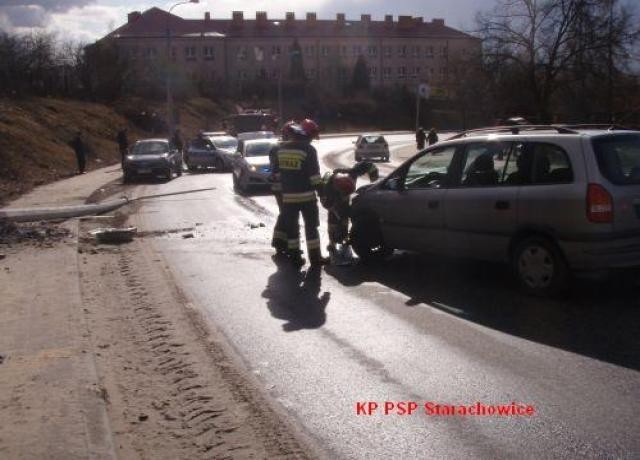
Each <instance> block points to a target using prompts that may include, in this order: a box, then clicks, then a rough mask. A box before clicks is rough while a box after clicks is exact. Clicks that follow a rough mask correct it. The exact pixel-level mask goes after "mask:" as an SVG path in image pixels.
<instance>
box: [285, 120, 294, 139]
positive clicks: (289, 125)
mask: <svg viewBox="0 0 640 460" xmlns="http://www.w3.org/2000/svg"><path fill="white" fill-rule="evenodd" d="M294 126H296V122H295V121H293V120H289V121H288V122H286V123H285V124H284V125H283V126H282V139H284V140H287V139H291V138H292V137H293V135H294V134H295V131H294Z"/></svg>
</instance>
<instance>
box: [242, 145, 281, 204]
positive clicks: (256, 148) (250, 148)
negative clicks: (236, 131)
mask: <svg viewBox="0 0 640 460" xmlns="http://www.w3.org/2000/svg"><path fill="white" fill-rule="evenodd" d="M277 144H278V139H275V138H272V139H252V140H248V141H243V142H240V144H239V147H238V148H239V149H240V150H238V152H237V159H236V162H235V164H234V166H233V186H234V188H235V189H237V190H240V191H241V192H243V193H247V192H249V191H250V189H251V188H254V187H258V186H267V185H269V176H270V175H271V166H270V164H269V152H270V151H271V149H272V148H273V147H274V146H275V145H277Z"/></svg>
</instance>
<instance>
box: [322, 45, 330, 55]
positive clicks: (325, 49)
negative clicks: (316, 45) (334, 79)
mask: <svg viewBox="0 0 640 460" xmlns="http://www.w3.org/2000/svg"><path fill="white" fill-rule="evenodd" d="M320 54H322V55H323V56H329V47H328V46H327V45H322V48H320Z"/></svg>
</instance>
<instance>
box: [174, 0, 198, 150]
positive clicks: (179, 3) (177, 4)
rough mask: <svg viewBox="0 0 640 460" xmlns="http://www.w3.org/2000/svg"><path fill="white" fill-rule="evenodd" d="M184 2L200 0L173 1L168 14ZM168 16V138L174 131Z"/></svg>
mask: <svg viewBox="0 0 640 460" xmlns="http://www.w3.org/2000/svg"><path fill="white" fill-rule="evenodd" d="M186 3H200V0H185V1H182V2H178V3H175V4H174V5H172V6H171V8H169V15H171V11H172V10H173V9H174V8H175V7H176V6H179V5H184V4H186ZM170 19H171V18H170V17H169V16H167V127H168V129H169V138H171V137H172V136H173V131H174V119H173V84H172V81H171V77H172V72H171V61H172V59H171V58H172V56H171V22H170Z"/></svg>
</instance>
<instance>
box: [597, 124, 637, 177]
mask: <svg viewBox="0 0 640 460" xmlns="http://www.w3.org/2000/svg"><path fill="white" fill-rule="evenodd" d="M593 150H594V151H595V152H596V158H597V160H598V167H599V168H600V172H602V174H603V175H604V176H605V177H606V178H607V179H609V180H610V181H611V182H612V183H614V184H616V185H639V184H640V134H620V135H616V136H606V137H600V138H595V139H593Z"/></svg>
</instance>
